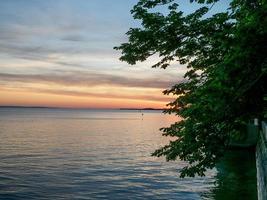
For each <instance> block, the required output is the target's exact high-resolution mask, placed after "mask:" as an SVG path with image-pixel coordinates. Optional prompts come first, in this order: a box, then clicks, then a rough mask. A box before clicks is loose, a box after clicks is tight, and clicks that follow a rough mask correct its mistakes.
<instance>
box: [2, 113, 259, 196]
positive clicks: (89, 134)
mask: <svg viewBox="0 0 267 200" xmlns="http://www.w3.org/2000/svg"><path fill="white" fill-rule="evenodd" d="M175 120H178V119H177V118H176V117H174V116H167V115H163V114H161V112H159V111H150V112H149V111H146V112H144V116H143V117H142V115H141V113H140V112H138V111H92V110H91V111H90V110H63V109H62V110H61V109H55V110H53V109H22V108H21V109H15V108H12V109H10V108H9V109H7V108H1V109H0V160H1V162H0V199H5V200H11V199H27V200H30V199H115V200H117V199H181V200H183V199H185V200H190V199H192V200H195V199H216V200H218V199H227V200H231V199H233V200H236V199H242V200H243V199H249V200H253V199H256V182H255V176H256V175H255V161H254V159H255V158H254V155H253V152H250V151H242V152H240V151H232V152H229V153H227V154H226V156H225V158H224V159H223V160H222V162H221V163H220V164H219V165H218V166H217V168H216V169H213V170H210V171H209V172H208V173H207V176H206V177H204V178H194V179H193V178H185V179H180V178H179V174H178V173H179V170H180V169H181V168H182V167H183V166H184V165H185V164H184V163H183V162H181V161H176V162H169V163H166V162H165V161H164V159H163V158H154V157H151V156H150V153H151V152H153V150H155V149H156V148H157V147H159V146H162V145H163V144H165V143H167V141H168V139H167V138H164V137H162V136H161V134H160V132H159V130H158V129H159V128H160V127H163V126H167V125H169V124H170V123H171V122H173V121H175Z"/></svg>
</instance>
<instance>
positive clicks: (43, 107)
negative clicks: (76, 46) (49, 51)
mask: <svg viewBox="0 0 267 200" xmlns="http://www.w3.org/2000/svg"><path fill="white" fill-rule="evenodd" d="M0 108H33V109H77V110H81V109H84V110H89V109H91V110H164V109H163V108H68V107H48V106H0Z"/></svg>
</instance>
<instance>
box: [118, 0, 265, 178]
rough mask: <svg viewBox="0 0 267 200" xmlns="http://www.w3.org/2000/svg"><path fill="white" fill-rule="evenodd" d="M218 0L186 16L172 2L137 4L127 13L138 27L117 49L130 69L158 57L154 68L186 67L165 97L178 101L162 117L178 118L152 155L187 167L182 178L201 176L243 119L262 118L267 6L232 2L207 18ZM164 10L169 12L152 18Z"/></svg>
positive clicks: (254, 0)
mask: <svg viewBox="0 0 267 200" xmlns="http://www.w3.org/2000/svg"><path fill="white" fill-rule="evenodd" d="M217 1H218V0H190V2H191V3H192V2H195V3H198V4H200V5H201V6H200V8H199V9H197V10H196V11H194V12H193V13H191V14H188V15H185V14H184V13H183V12H182V11H180V10H179V5H178V3H177V2H176V1H175V0H139V2H138V3H137V4H136V5H135V6H134V8H133V9H132V10H131V13H132V14H133V17H134V19H136V20H140V21H141V24H142V27H141V28H131V29H130V30H129V31H128V32H127V33H126V34H127V36H128V42H127V43H123V44H121V45H120V46H119V47H115V49H117V50H121V51H122V56H121V58H120V59H121V60H122V61H126V62H127V63H129V64H132V65H134V64H136V62H137V61H145V60H146V59H147V58H149V57H150V56H152V55H155V54H156V55H159V57H160V61H159V62H157V63H155V64H154V65H153V66H152V67H160V68H166V67H168V66H169V65H170V64H175V63H177V62H178V63H180V64H182V65H186V66H187V68H188V70H187V72H186V74H185V75H184V79H185V80H184V81H183V82H180V83H177V84H176V85H174V86H173V87H171V88H170V89H167V90H165V91H164V94H166V95H169V94H173V95H176V96H177V98H176V99H175V100H174V101H173V102H170V103H169V104H168V109H166V111H165V112H166V113H175V114H176V115H179V116H181V117H182V118H183V120H182V121H178V122H176V123H174V124H172V125H171V126H170V127H166V128H162V131H163V135H165V136H171V137H173V138H174V140H172V141H171V142H170V143H169V144H167V145H166V146H164V147H162V148H160V149H158V150H156V151H155V152H154V153H153V155H154V156H165V157H166V159H167V160H175V159H177V158H179V159H181V160H184V161H187V162H188V165H187V166H186V167H185V168H183V170H182V171H181V176H182V177H184V176H195V175H200V176H203V175H204V173H205V171H206V170H207V169H208V168H212V167H214V165H215V164H216V162H217V161H218V159H219V158H220V157H221V156H222V155H223V153H224V151H225V148H226V147H227V145H228V144H229V141H230V139H231V138H233V137H238V138H240V137H241V138H242V137H243V136H244V133H246V131H245V126H246V123H247V122H248V120H249V119H251V118H254V117H258V118H262V117H263V106H264V101H263V96H264V94H266V86H267V84H266V80H267V79H266V72H267V1H266V0H233V1H232V2H231V4H230V5H229V8H228V10H227V11H225V12H220V13H217V14H214V15H210V14H209V12H210V10H211V9H212V7H213V4H216V2H217ZM161 6H166V7H167V8H168V12H167V13H160V12H157V8H158V7H161Z"/></svg>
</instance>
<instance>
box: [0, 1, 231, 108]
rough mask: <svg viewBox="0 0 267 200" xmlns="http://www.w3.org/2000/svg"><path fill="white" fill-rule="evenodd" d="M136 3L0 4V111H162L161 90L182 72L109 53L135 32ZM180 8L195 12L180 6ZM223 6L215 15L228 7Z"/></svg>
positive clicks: (163, 98) (165, 98)
mask: <svg viewBox="0 0 267 200" xmlns="http://www.w3.org/2000/svg"><path fill="white" fill-rule="evenodd" d="M136 2H137V1H136V0H112V1H111V0H56V1H55V0H45V1H43V0H7V1H1V2H0V105H2V106H3V105H17V106H53V107H78V108H121V107H135V108H143V107H154V108H161V107H164V106H165V104H166V103H167V102H168V101H170V100H171V99H172V97H168V96H164V95H163V94H162V90H164V89H166V88H168V87H170V86H171V85H173V84H174V83H176V82H179V81H182V80H183V79H182V77H183V74H184V72H185V70H186V69H185V67H183V66H180V65H178V64H176V65H173V66H171V67H170V68H168V69H166V70H163V69H151V68H150V66H151V65H152V64H154V63H155V61H156V58H151V59H149V60H148V61H146V62H144V63H138V64H137V65H136V66H129V65H127V64H126V63H123V62H121V61H119V56H120V52H117V51H115V50H113V47H114V46H118V45H119V44H120V43H122V42H126V41H127V38H126V36H125V32H127V30H128V29H129V28H130V27H138V26H139V23H138V22H136V21H134V20H133V19H132V17H131V15H130V9H131V8H132V7H133V5H134V4H135V3H136ZM181 2H183V3H181V9H182V10H183V11H185V12H186V13H189V12H191V11H192V10H193V9H194V8H195V6H192V5H190V4H189V3H185V2H187V1H181ZM225 2H226V1H223V3H221V4H219V5H218V6H217V7H215V8H213V12H216V10H218V9H221V8H222V7H225V6H226V3H225Z"/></svg>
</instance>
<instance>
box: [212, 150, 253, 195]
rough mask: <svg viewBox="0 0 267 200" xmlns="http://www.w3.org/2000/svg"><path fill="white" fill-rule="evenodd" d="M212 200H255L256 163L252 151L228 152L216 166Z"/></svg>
mask: <svg viewBox="0 0 267 200" xmlns="http://www.w3.org/2000/svg"><path fill="white" fill-rule="evenodd" d="M217 171H218V173H217V175H216V187H215V188H214V189H212V193H213V195H214V199H216V200H224V199H229V200H230V199H235V200H239V199H240V200H246V199H247V200H256V199H257V182H256V162H255V153H254V150H253V149H250V150H231V151H228V152H227V153H226V154H225V156H224V158H223V159H222V161H221V162H220V163H219V164H218V165H217Z"/></svg>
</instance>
